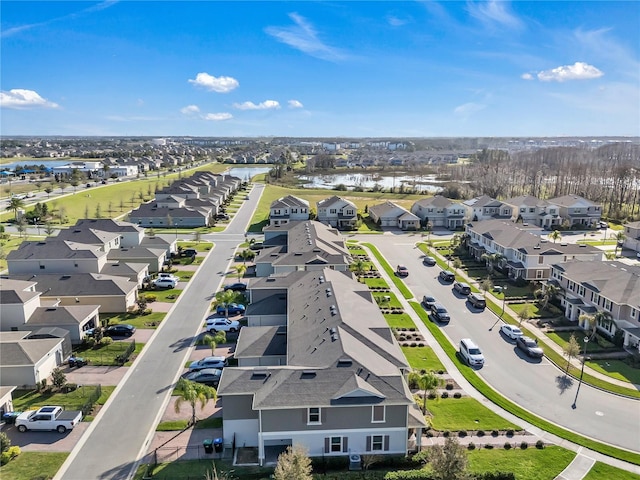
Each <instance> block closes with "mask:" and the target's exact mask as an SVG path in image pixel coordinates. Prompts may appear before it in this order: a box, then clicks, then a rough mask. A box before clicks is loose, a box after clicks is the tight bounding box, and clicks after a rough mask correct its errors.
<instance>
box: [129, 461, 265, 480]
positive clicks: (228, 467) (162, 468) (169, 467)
mask: <svg viewBox="0 0 640 480" xmlns="http://www.w3.org/2000/svg"><path fill="white" fill-rule="evenodd" d="M213 460H214V459H213V458H212V459H207V460H186V461H183V462H173V463H161V464H159V465H157V466H156V467H155V468H154V470H153V476H154V477H158V478H162V479H163V480H164V479H170V478H171V479H177V480H181V479H182V480H183V479H196V478H207V477H206V474H207V472H208V473H209V474H212V470H213V468H212V465H213ZM215 465H216V470H217V472H218V475H221V474H222V473H223V472H233V475H232V478H252V479H258V478H265V479H266V478H269V475H270V474H272V473H273V468H267V467H239V466H234V465H232V464H231V463H229V462H226V461H224V460H215ZM143 474H144V468H140V469H138V471H137V472H136V475H135V476H134V477H133V478H134V480H142V478H143ZM210 478H213V476H211V477H210Z"/></svg>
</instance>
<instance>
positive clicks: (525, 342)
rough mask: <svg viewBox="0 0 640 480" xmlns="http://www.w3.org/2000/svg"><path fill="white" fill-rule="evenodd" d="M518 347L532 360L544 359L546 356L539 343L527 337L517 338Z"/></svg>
mask: <svg viewBox="0 0 640 480" xmlns="http://www.w3.org/2000/svg"><path fill="white" fill-rule="evenodd" d="M516 347H518V348H519V349H520V350H522V351H523V352H524V353H526V354H527V356H529V357H532V358H542V357H543V356H544V352H543V351H542V349H541V348H540V347H539V346H538V342H536V341H535V340H534V339H533V338H530V337H527V336H525V335H520V336H519V337H516Z"/></svg>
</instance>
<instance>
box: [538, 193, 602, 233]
mask: <svg viewBox="0 0 640 480" xmlns="http://www.w3.org/2000/svg"><path fill="white" fill-rule="evenodd" d="M549 203H551V204H553V205H557V206H558V207H559V215H560V217H561V218H562V222H563V223H564V222H567V224H568V225H570V226H574V225H578V226H580V227H593V226H596V225H597V223H598V222H600V220H601V216H602V206H601V205H599V204H597V203H594V202H592V201H590V200H587V199H586V198H583V197H580V196H578V195H564V196H562V197H556V198H550V199H549Z"/></svg>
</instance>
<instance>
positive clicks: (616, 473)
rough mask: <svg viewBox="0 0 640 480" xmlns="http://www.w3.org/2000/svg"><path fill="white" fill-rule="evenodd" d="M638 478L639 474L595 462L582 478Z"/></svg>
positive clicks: (639, 478) (584, 479)
mask: <svg viewBox="0 0 640 480" xmlns="http://www.w3.org/2000/svg"><path fill="white" fill-rule="evenodd" d="M602 479H607V480H608V479H611V480H614V479H615V480H640V475H636V474H635V473H631V472H628V471H626V470H621V469H620V468H616V467H612V466H611V465H607V464H606V463H602V462H596V463H595V464H594V465H593V467H591V470H589V473H587V475H585V476H584V477H583V479H582V480H602Z"/></svg>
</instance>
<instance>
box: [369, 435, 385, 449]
mask: <svg viewBox="0 0 640 480" xmlns="http://www.w3.org/2000/svg"><path fill="white" fill-rule="evenodd" d="M384 437H385V435H371V436H370V437H367V440H369V442H371V443H370V444H369V445H368V446H369V447H370V448H367V451H369V452H381V451H383V450H384V443H385V442H384ZM386 437H387V438H389V437H388V435H387V436H386ZM369 442H367V443H369ZM388 442H389V441H388V440H387V445H388ZM387 449H388V446H387Z"/></svg>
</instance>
